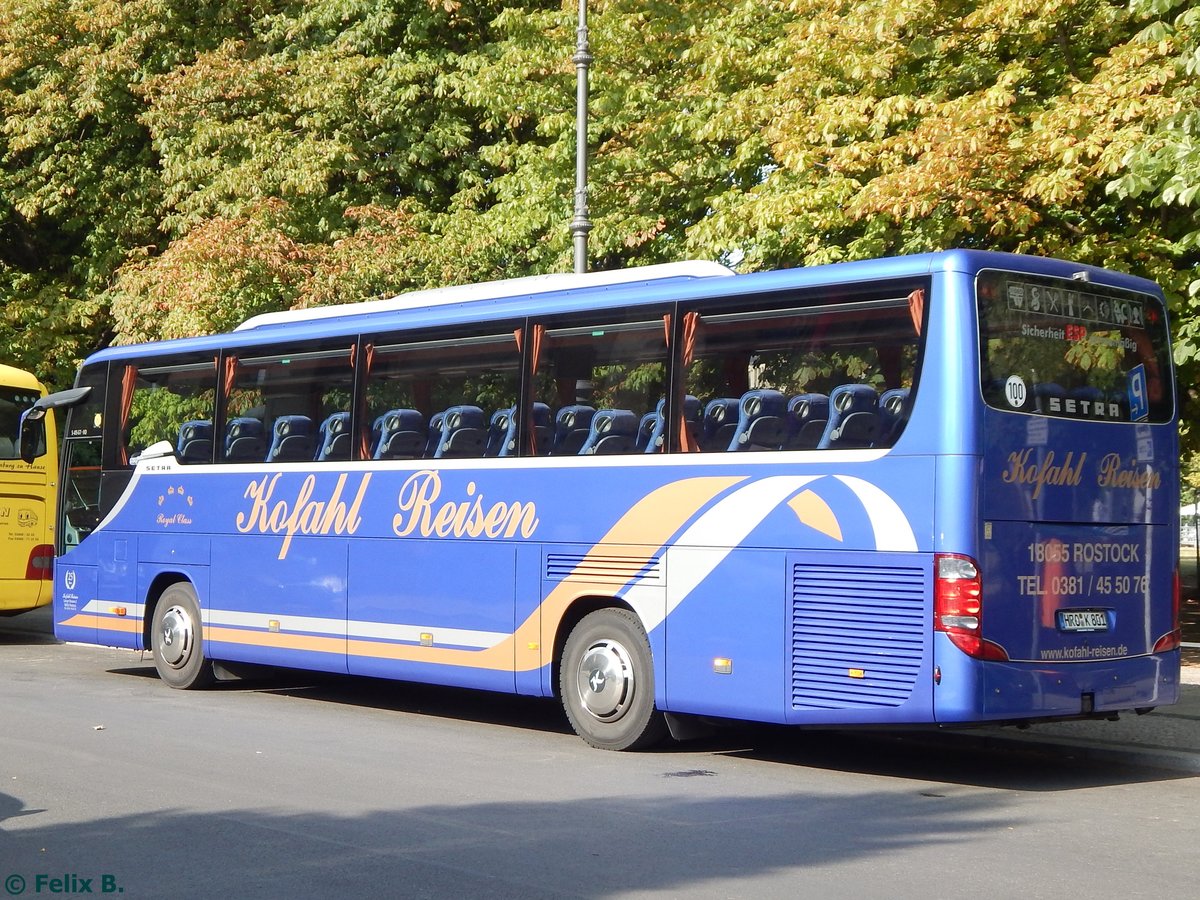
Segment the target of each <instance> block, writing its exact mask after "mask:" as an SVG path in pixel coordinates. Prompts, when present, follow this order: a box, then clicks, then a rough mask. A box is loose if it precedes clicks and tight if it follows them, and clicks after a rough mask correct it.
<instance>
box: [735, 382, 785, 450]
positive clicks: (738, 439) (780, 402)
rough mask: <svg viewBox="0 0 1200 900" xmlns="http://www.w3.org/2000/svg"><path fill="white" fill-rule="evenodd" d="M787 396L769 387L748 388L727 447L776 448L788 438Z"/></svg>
mask: <svg viewBox="0 0 1200 900" xmlns="http://www.w3.org/2000/svg"><path fill="white" fill-rule="evenodd" d="M786 416H787V397H785V396H783V394H781V393H780V392H779V391H776V390H772V389H770V388H761V389H758V390H753V391H747V392H746V393H744V394H743V395H742V399H741V402H740V403H739V404H738V421H737V427H736V428H735V430H734V432H733V437H732V439H730V441H729V448H728V449H730V450H734V451H738V452H740V451H743V450H778V449H779V448H780V447H782V446H783V442H784V440H785V439H786V438H787V422H786V419H785V417H786Z"/></svg>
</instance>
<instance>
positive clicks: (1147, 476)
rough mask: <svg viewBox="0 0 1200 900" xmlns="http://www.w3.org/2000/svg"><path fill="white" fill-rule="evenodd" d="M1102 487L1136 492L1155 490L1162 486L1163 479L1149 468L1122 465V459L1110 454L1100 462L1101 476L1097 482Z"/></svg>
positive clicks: (1117, 455) (1132, 464)
mask: <svg viewBox="0 0 1200 900" xmlns="http://www.w3.org/2000/svg"><path fill="white" fill-rule="evenodd" d="M1096 483H1097V484H1099V485H1100V487H1108V488H1126V489H1128V490H1134V491H1144V490H1154V489H1156V488H1158V487H1159V486H1161V485H1162V478H1161V477H1160V476H1159V474H1158V473H1157V472H1155V471H1154V470H1153V469H1151V468H1150V467H1149V466H1144V467H1142V468H1140V469H1139V468H1137V466H1136V464H1134V463H1131V464H1130V466H1129V467H1128V468H1126V467H1124V466H1123V465H1122V464H1121V457H1120V455H1119V454H1116V453H1109V454H1108V455H1107V456H1105V457H1104V458H1103V459H1102V460H1100V474H1099V477H1098V478H1097V480H1096Z"/></svg>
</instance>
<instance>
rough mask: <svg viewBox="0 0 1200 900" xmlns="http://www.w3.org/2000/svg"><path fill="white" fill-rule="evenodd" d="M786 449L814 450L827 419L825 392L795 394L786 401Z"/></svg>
mask: <svg viewBox="0 0 1200 900" xmlns="http://www.w3.org/2000/svg"><path fill="white" fill-rule="evenodd" d="M787 421H788V436H787V442H786V444H785V445H784V446H785V447H787V449H788V450H815V449H816V447H817V444H818V443H820V441H821V435H822V434H824V433H825V423H826V422H828V421H829V396H828V395H827V394H797V395H796V396H795V397H793V398H792V399H791V400H789V401H788V420H787Z"/></svg>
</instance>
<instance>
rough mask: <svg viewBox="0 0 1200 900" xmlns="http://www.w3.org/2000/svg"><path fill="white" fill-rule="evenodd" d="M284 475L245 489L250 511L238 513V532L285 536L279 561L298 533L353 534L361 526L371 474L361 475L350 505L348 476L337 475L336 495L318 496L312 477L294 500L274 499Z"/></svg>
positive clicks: (254, 482) (278, 475) (314, 478)
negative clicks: (347, 488)
mask: <svg viewBox="0 0 1200 900" xmlns="http://www.w3.org/2000/svg"><path fill="white" fill-rule="evenodd" d="M282 474H283V473H276V474H275V475H270V476H268V475H264V476H263V477H262V478H261V479H260V480H258V481H252V482H250V484H248V485H247V486H246V492H245V494H244V495H243V496H244V497H246V499H248V500H250V511H249V512H240V513H238V516H237V520H236V524H237V530H238V531H240V532H242V533H243V534H248V533H250V532H254V531H257V532H258V533H259V534H283V535H284V538H283V545H282V546H281V547H280V548H279V558H280V559H284V558H285V557H286V556H287V554H288V549H289V548H290V547H291V544H292V538H293V537H295V536H296V535H297V534H354V533H355V532H356V531H358V528H359V526H360V525H361V524H362V518H361V517H360V516H359V510H360V509H361V508H362V502H363V497H365V496H366V493H367V485H368V484H370V482H371V475H370V473H367V474H365V475H363V476H362V479H361V480H360V481H359V483H358V490H357V491H356V492H355V494H354V499H353V500H351V501H350V502H349V503H347V502H346V501H345V500H344V499H343V498H344V497H345V495H346V481H347V479H348V478H349V475H348V474H342V475H339V476H338V480H337V484H335V485H334V488H333V492H332V493H331V494H329V496H327V497H325V498H319V497H316V496H315V494H316V490H317V477H316V476H315V475H309V476H308V477H307V478H305V479H304V482H303V483H302V484H301V485H300V490H299V491H298V492H297V494H296V496H295V497H291V498H286V499H285V498H280V499H276V497H275V488H276V485H277V484H278V483H279V478H280V476H281V475H282Z"/></svg>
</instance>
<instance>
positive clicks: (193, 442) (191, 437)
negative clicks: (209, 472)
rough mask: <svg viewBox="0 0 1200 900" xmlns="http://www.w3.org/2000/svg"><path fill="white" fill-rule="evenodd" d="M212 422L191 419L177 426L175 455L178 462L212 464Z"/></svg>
mask: <svg viewBox="0 0 1200 900" xmlns="http://www.w3.org/2000/svg"><path fill="white" fill-rule="evenodd" d="M212 435H213V429H212V422H210V421H208V420H207V419H192V420H191V421H190V422H184V423H183V424H182V425H180V426H179V440H178V442H177V443H176V444H175V453H176V455H177V456H178V457H179V461H180V462H184V463H206V462H212V449H213V442H212Z"/></svg>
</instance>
